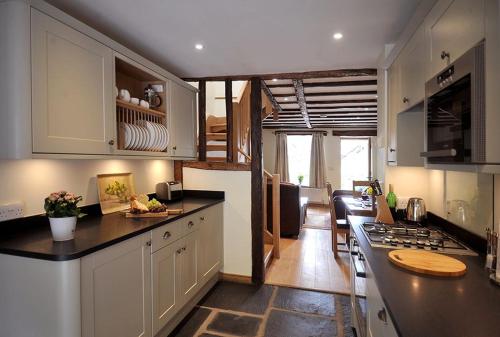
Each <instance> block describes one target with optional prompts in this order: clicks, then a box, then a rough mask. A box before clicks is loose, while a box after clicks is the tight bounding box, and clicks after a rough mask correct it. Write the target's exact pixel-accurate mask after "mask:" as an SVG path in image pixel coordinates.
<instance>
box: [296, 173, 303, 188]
mask: <svg viewBox="0 0 500 337" xmlns="http://www.w3.org/2000/svg"><path fill="white" fill-rule="evenodd" d="M297 179H298V180H299V185H302V182H303V181H304V175H303V174H299V176H298V177H297Z"/></svg>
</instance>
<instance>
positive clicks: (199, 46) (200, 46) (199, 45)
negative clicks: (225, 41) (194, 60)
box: [194, 43, 205, 50]
mask: <svg viewBox="0 0 500 337" xmlns="http://www.w3.org/2000/svg"><path fill="white" fill-rule="evenodd" d="M194 47H195V48H196V49H197V50H202V49H203V48H205V46H204V45H202V44H201V43H197V44H195V45H194Z"/></svg>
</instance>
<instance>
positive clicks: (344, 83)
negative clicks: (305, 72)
mask: <svg viewBox="0 0 500 337" xmlns="http://www.w3.org/2000/svg"><path fill="white" fill-rule="evenodd" d="M360 85H377V80H359V81H334V82H333V81H329V82H304V88H315V87H351V86H360ZM268 86H269V89H273V88H290V87H292V85H291V84H290V83H276V84H268Z"/></svg>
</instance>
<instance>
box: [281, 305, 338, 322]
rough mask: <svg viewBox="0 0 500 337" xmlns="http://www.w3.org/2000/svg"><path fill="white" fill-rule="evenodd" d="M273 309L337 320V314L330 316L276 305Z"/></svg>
mask: <svg viewBox="0 0 500 337" xmlns="http://www.w3.org/2000/svg"><path fill="white" fill-rule="evenodd" d="M272 309H273V310H276V311H283V312H290V313H293V314H299V315H304V316H310V317H319V318H328V319H333V320H335V321H336V320H337V319H336V315H335V316H328V315H321V314H314V313H310V312H302V311H295V310H288V309H283V308H276V307H272Z"/></svg>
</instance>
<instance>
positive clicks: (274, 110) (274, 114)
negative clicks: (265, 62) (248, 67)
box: [261, 81, 282, 120]
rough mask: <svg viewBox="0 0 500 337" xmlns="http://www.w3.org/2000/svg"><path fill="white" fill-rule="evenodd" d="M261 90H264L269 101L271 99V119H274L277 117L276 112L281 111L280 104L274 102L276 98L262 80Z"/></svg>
mask: <svg viewBox="0 0 500 337" xmlns="http://www.w3.org/2000/svg"><path fill="white" fill-rule="evenodd" d="M261 85H262V90H263V91H264V94H266V96H267V98H268V99H269V101H271V105H272V106H273V119H274V120H276V119H278V114H279V113H281V112H282V110H281V106H280V105H279V104H278V102H276V99H275V98H274V96H273V93H272V92H271V90H269V88H268V87H267V85H266V82H264V81H262V82H261Z"/></svg>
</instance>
